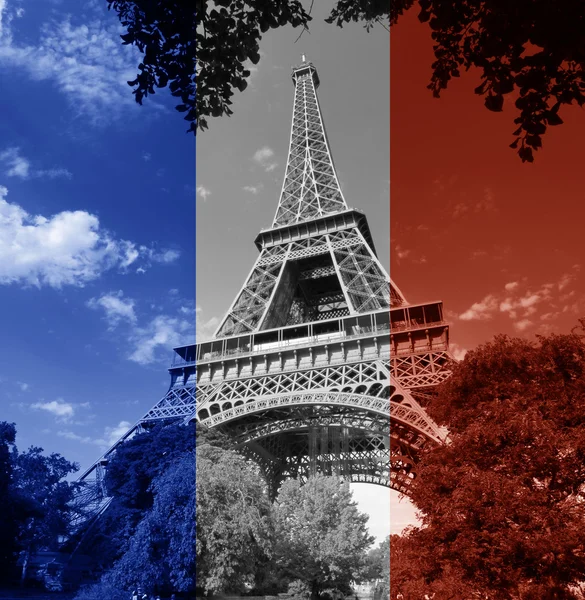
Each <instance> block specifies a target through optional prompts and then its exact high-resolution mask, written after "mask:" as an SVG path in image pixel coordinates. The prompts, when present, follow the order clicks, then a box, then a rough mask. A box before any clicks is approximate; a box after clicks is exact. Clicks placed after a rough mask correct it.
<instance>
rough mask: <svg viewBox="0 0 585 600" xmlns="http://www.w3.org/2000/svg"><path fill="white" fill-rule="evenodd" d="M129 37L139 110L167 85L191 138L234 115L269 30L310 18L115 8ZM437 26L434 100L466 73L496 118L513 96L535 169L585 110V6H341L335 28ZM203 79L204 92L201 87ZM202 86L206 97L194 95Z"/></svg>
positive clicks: (159, 1) (296, 6)
mask: <svg viewBox="0 0 585 600" xmlns="http://www.w3.org/2000/svg"><path fill="white" fill-rule="evenodd" d="M108 5H109V7H110V8H113V9H114V10H115V11H116V12H117V14H118V17H119V19H120V22H121V23H122V25H123V26H124V27H125V28H126V30H127V33H126V34H124V35H123V36H122V40H123V43H124V44H134V45H135V46H136V47H137V48H138V49H139V50H140V51H141V52H142V53H143V60H142V62H141V63H140V65H138V70H139V72H138V75H137V77H136V79H134V80H132V81H130V82H129V84H130V85H131V86H133V88H134V89H133V93H134V96H135V98H136V101H137V102H139V103H140V104H141V103H142V100H143V99H144V98H145V97H147V96H148V95H149V94H154V92H155V88H164V87H166V86H167V85H168V86H169V89H170V91H171V94H172V95H173V96H175V97H176V98H180V101H181V102H180V104H178V105H177V107H176V108H177V110H179V111H180V112H184V113H186V114H185V119H186V120H187V121H188V122H189V123H190V127H189V131H191V132H193V133H194V134H195V133H196V132H197V129H198V128H200V129H205V128H207V126H208V123H207V118H208V117H219V116H222V115H231V114H232V110H231V109H230V105H231V103H232V101H231V98H232V96H233V91H234V89H238V90H239V91H243V90H244V89H246V87H247V81H246V79H247V77H249V75H250V72H249V70H248V68H247V66H248V65H249V64H250V63H251V64H256V63H257V62H258V61H259V59H260V54H259V41H260V39H261V35H262V34H263V33H264V32H266V31H267V30H268V29H271V28H277V27H282V26H285V25H292V26H293V27H302V28H303V29H308V24H309V22H310V20H311V16H310V14H309V12H307V11H306V10H305V9H304V8H303V5H302V4H301V2H299V1H298V0H277V1H274V2H260V1H259V0H216V1H215V2H213V3H212V2H208V1H207V0H196V1H195V2H191V1H189V0H108ZM415 5H416V6H417V7H418V9H419V19H420V20H421V21H422V22H427V23H429V27H430V29H431V35H432V38H433V40H434V41H435V45H434V52H435V61H434V63H433V64H432V69H433V74H432V78H431V82H430V84H429V86H428V87H429V89H431V90H432V92H433V94H434V95H435V96H437V97H438V96H439V95H440V93H441V91H442V90H444V89H445V88H447V86H448V84H449V81H450V80H451V79H452V78H453V77H459V76H460V74H461V70H468V69H470V68H472V67H473V68H477V69H479V70H480V72H481V85H479V86H478V87H477V88H476V90H475V93H476V94H479V95H482V96H485V106H486V108H487V109H488V110H491V111H496V112H500V111H502V110H503V106H504V97H505V96H506V95H510V96H511V97H513V98H514V100H515V107H516V109H517V110H518V112H519V114H518V116H517V117H516V118H515V119H514V123H515V124H516V125H517V127H516V129H515V131H514V134H513V135H514V136H515V139H514V141H513V142H512V144H511V147H512V148H515V149H517V151H518V155H519V156H520V158H521V159H522V161H523V162H524V161H529V162H532V161H533V158H534V155H533V153H534V151H535V150H537V149H538V148H540V147H541V146H542V136H543V135H544V133H545V132H546V129H547V127H548V126H555V125H560V124H561V123H562V122H563V121H562V119H561V117H560V114H559V113H560V108H561V107H562V106H563V105H567V104H572V103H573V102H575V103H577V104H578V105H579V106H583V104H585V80H584V68H585V44H583V38H582V31H583V26H584V24H585V8H584V7H583V3H582V2H581V0H562V1H559V2H550V1H549V0H518V1H517V2H500V1H499V0H466V1H465V2H455V3H454V2H452V1H450V0H392V2H388V0H338V1H337V3H336V5H335V7H334V9H333V10H332V12H331V14H330V16H329V17H328V18H327V19H326V21H327V22H329V23H335V24H337V25H338V26H340V27H341V26H343V25H344V24H345V23H348V22H350V21H355V22H362V23H364V24H365V26H366V28H367V29H368V30H369V29H370V28H371V26H372V25H373V24H374V23H381V24H382V25H384V23H385V22H388V19H389V23H390V25H395V24H396V23H397V22H398V21H399V20H400V17H401V16H402V15H403V14H404V13H405V12H406V11H408V10H410V9H413V8H414V6H415ZM195 80H197V86H196V85H195ZM196 87H197V93H195V88H196Z"/></svg>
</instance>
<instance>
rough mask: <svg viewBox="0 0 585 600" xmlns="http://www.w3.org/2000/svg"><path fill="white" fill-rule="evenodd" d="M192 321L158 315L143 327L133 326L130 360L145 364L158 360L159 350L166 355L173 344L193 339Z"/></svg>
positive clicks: (177, 344)
mask: <svg viewBox="0 0 585 600" xmlns="http://www.w3.org/2000/svg"><path fill="white" fill-rule="evenodd" d="M193 334H194V331H193V322H192V321H187V320H185V319H179V318H176V317H171V316H168V315H158V316H156V317H154V319H152V321H151V322H150V323H148V324H147V325H146V326H145V327H135V328H134V330H133V332H132V333H131V335H130V340H129V341H130V343H131V344H132V346H133V348H134V350H133V352H132V353H131V354H130V356H129V357H128V358H129V359H130V360H131V361H134V362H137V363H138V364H141V365H146V364H150V363H153V362H155V361H157V360H159V355H158V353H159V351H160V350H163V351H164V352H165V353H166V355H167V357H168V352H169V349H170V348H171V347H173V346H179V345H180V344H183V343H187V342H192V341H193Z"/></svg>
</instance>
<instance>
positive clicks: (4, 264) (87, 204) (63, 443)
mask: <svg viewBox="0 0 585 600" xmlns="http://www.w3.org/2000/svg"><path fill="white" fill-rule="evenodd" d="M82 4H83V5H82V6H80V3H78V2H74V1H73V0H29V1H28V2H24V1H23V0H0V86H1V88H2V90H3V93H2V95H1V96H0V298H1V300H0V302H1V306H2V309H3V310H2V311H1V312H0V336H1V339H2V343H1V344H0V383H1V386H0V419H2V420H7V421H11V422H12V421H13V422H15V423H16V426H17V444H18V446H19V448H22V449H23V448H27V447H28V446H30V445H32V444H34V445H37V446H41V447H43V448H44V449H45V451H46V452H59V453H61V454H62V455H64V456H65V457H66V458H68V459H69V460H73V461H76V462H78V463H79V464H80V467H81V469H82V471H83V470H85V469H86V468H87V467H89V466H91V465H92V464H93V463H94V461H95V460H96V459H97V458H99V456H101V454H102V453H103V452H104V451H105V450H106V449H107V448H109V446H110V444H111V443H112V442H113V441H115V440H117V439H118V437H119V436H120V435H121V434H123V433H124V432H125V431H126V430H127V429H128V428H129V427H130V426H131V425H132V424H133V423H134V422H136V421H137V420H139V419H140V417H141V416H142V415H143V414H144V413H145V412H146V411H147V410H148V409H150V408H151V407H152V406H153V405H154V404H155V403H156V402H157V401H158V400H159V399H160V398H161V397H162V396H163V395H164V394H165V392H166V390H167V388H168V383H169V377H168V373H167V367H168V365H169V364H170V361H171V358H172V348H173V346H176V345H178V344H182V343H190V342H193V340H194V338H195V329H197V335H198V337H200V338H204V337H209V336H210V335H211V334H212V333H213V331H214V329H215V327H216V325H217V322H218V319H219V318H221V317H222V316H223V314H224V313H225V311H226V310H227V308H228V307H229V305H230V304H231V302H232V300H233V298H234V296H235V294H236V293H237V291H238V290H239V287H240V286H241V284H242V282H243V280H244V278H245V276H246V274H247V273H248V272H249V270H250V268H251V267H252V264H253V262H254V260H255V258H256V252H257V250H256V248H255V246H254V244H253V240H254V238H255V236H256V235H257V233H258V231H259V230H260V229H261V228H262V227H268V226H270V224H271V222H272V219H273V216H274V213H275V211H276V207H277V203H278V197H279V193H280V187H281V185H282V178H283V176H284V167H285V163H286V155H287V150H288V141H289V128H290V120H291V115H292V100H293V86H292V82H291V79H290V74H291V66H292V65H294V64H297V63H298V62H300V55H301V54H302V53H304V54H306V55H307V58H308V59H310V60H312V61H313V62H314V64H315V65H316V67H317V69H318V70H319V74H320V77H321V81H322V86H321V88H320V90H319V96H320V100H321V105H322V108H323V113H324V119H325V123H326V126H327V129H328V135H329V140H330V143H331V146H332V150H333V156H334V160H335V163H336V167H337V171H338V176H339V179H340V182H341V185H342V187H343V191H344V194H345V196H346V199H347V201H348V203H349V205H350V206H352V207H355V208H360V209H362V210H364V211H365V212H366V214H367V215H368V216H369V220H370V225H371V228H372V231H373V235H374V239H375V241H376V246H377V250H378V253H379V256H380V258H381V260H382V262H383V264H384V266H385V267H386V268H389V255H390V249H389V235H388V223H389V206H388V194H389V185H390V176H389V136H388V131H389V114H388V105H389V89H388V73H389V52H388V46H389V40H388V33H387V31H385V30H384V29H383V28H381V27H378V28H375V29H374V31H373V32H371V33H369V34H368V33H367V32H366V31H365V30H364V29H363V27H362V26H361V25H357V24H352V25H350V26H346V27H344V28H343V29H339V28H337V27H335V26H333V25H327V24H325V23H324V22H323V19H324V18H325V17H326V16H327V15H328V13H329V10H330V8H331V7H332V6H333V2H332V1H330V0H328V1H327V2H319V3H315V6H314V7H313V15H314V21H313V23H312V26H311V32H310V33H305V34H303V36H302V37H301V39H300V40H299V41H298V42H296V43H295V39H296V38H297V37H298V34H299V31H298V30H296V31H293V30H292V29H288V30H279V31H278V32H277V33H274V32H269V33H267V34H266V35H265V36H264V38H263V41H262V47H261V50H262V53H261V56H262V57H261V60H260V62H259V64H258V65H256V66H254V67H253V68H251V71H252V74H251V77H250V81H249V87H248V89H247V90H246V92H245V93H243V94H239V93H236V96H235V101H234V105H233V109H234V113H235V114H234V116H233V117H231V118H223V119H214V120H210V128H209V130H208V131H206V132H205V133H203V134H201V135H200V137H199V139H198V140H197V181H196V182H195V141H194V139H193V137H192V136H191V135H189V134H186V133H185V130H186V129H187V125H186V123H185V122H184V121H183V120H182V119H181V118H180V115H179V114H178V113H176V111H174V109H173V106H174V103H173V100H172V99H171V98H169V97H168V95H167V94H165V93H164V92H159V93H157V94H156V95H155V96H154V97H151V98H147V99H146V100H145V102H144V105H143V106H138V105H137V104H136V103H135V102H134V99H133V96H132V94H131V88H130V87H129V86H128V85H127V83H126V82H127V81H128V80H130V79H133V78H134V76H135V73H136V65H137V64H138V62H139V56H138V55H137V53H136V52H135V51H133V50H132V49H131V48H129V47H124V46H122V45H121V44H120V40H119V35H120V33H121V29H120V27H119V24H118V21H117V17H116V15H115V14H114V13H112V12H108V11H107V10H106V2H105V1H104V0H89V1H86V2H84V3H82ZM195 213H197V214H195ZM195 221H196V227H195ZM195 266H197V276H196V279H197V292H196V295H195V275H194V273H195ZM354 494H355V496H356V499H357V500H358V503H359V506H360V509H361V510H363V511H365V512H367V513H368V514H370V531H371V532H372V533H373V534H374V535H375V536H376V537H377V538H378V540H379V541H381V540H382V539H383V538H384V537H386V535H388V532H389V527H390V525H389V511H388V506H389V492H388V490H386V489H384V488H380V487H376V486H369V485H363V484H361V485H356V486H354Z"/></svg>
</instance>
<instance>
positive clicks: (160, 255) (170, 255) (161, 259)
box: [148, 249, 181, 264]
mask: <svg viewBox="0 0 585 600" xmlns="http://www.w3.org/2000/svg"><path fill="white" fill-rule="evenodd" d="M180 256H181V253H180V252H179V250H172V249H166V250H160V251H158V252H157V251H150V252H149V254H148V257H149V258H150V260H152V261H154V262H158V263H163V264H170V263H172V262H175V261H176V260H177V259H178V258H179V257H180Z"/></svg>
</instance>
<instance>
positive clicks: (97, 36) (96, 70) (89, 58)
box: [0, 0, 152, 124]
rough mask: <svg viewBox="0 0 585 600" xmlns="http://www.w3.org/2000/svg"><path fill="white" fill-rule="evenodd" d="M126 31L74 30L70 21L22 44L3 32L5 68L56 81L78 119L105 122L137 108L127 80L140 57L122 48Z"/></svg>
mask: <svg viewBox="0 0 585 600" xmlns="http://www.w3.org/2000/svg"><path fill="white" fill-rule="evenodd" d="M0 2H2V4H0V9H1V8H3V7H5V6H6V4H5V0H0ZM1 25H2V24H1V23H0V26H1ZM122 32H123V30H122V27H121V26H120V24H119V23H117V22H114V21H113V20H111V21H109V22H107V23H106V22H104V21H102V20H101V19H100V18H93V19H92V20H90V21H88V22H86V23H84V24H82V25H74V24H73V23H72V22H71V19H70V17H67V18H65V19H64V20H63V21H61V22H50V23H46V24H45V25H43V26H42V27H41V31H40V39H39V41H38V43H36V44H22V43H18V42H17V41H15V40H14V38H13V35H12V32H11V31H10V30H9V28H8V27H4V28H2V37H1V39H0V64H1V65H5V66H8V67H12V68H15V69H19V70H21V71H23V72H26V73H28V75H29V77H30V78H31V79H33V80H35V81H50V82H52V83H53V84H54V85H55V86H56V87H57V89H58V90H59V91H60V92H61V93H62V94H63V95H64V96H65V97H66V98H67V99H68V100H69V102H70V105H71V107H72V108H73V111H74V112H75V113H77V114H76V116H80V115H84V116H86V117H89V120H90V121H91V122H92V123H93V124H98V123H102V122H105V121H109V120H111V119H112V118H113V117H115V116H117V115H119V113H120V112H121V111H122V110H123V109H124V108H127V107H129V106H132V105H134V104H135V101H134V96H133V95H132V93H131V88H130V87H129V86H128V84H127V81H129V80H132V79H134V78H135V77H136V73H137V65H138V63H139V62H140V53H139V52H138V51H137V50H136V48H134V47H133V46H131V45H127V46H124V45H122V44H121V42H120V37H119V36H120V34H121V33H122ZM151 104H152V102H151Z"/></svg>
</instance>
